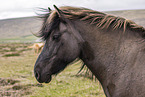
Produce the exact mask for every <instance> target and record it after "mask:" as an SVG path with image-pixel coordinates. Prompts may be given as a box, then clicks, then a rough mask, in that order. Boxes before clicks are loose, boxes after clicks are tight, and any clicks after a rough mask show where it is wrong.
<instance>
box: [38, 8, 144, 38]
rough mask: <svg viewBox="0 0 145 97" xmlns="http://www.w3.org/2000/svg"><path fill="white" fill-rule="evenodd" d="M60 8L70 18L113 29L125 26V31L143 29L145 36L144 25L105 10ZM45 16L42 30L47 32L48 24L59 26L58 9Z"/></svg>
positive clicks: (142, 32)
mask: <svg viewBox="0 0 145 97" xmlns="http://www.w3.org/2000/svg"><path fill="white" fill-rule="evenodd" d="M59 9H60V10H61V11H62V12H63V14H64V17H65V18H67V19H70V20H77V19H79V20H81V21H87V22H88V23H89V24H90V25H96V27H97V28H100V29H109V28H110V29H112V30H115V29H120V28H123V31H122V32H125V31H126V29H127V28H130V29H131V30H133V31H139V32H140V31H141V34H142V35H143V36H145V28H144V27H142V26H140V25H137V24H136V23H135V22H133V21H131V20H127V19H125V18H122V17H116V16H113V15H108V14H105V13H103V12H98V11H94V10H90V9H87V8H77V7H69V6H64V7H60V8H59ZM43 18H44V22H43V27H42V29H41V31H44V32H45V30H46V28H45V27H46V26H48V25H49V27H48V28H50V29H49V30H50V31H51V30H52V29H53V28H56V27H58V24H59V22H60V20H59V19H58V18H59V16H58V14H57V12H56V10H53V11H50V12H49V13H48V14H45V15H44V17H43ZM48 28H47V32H48ZM50 31H49V32H50ZM44 34H46V33H41V35H40V36H43V38H47V36H48V35H44ZM49 34H50V33H49Z"/></svg>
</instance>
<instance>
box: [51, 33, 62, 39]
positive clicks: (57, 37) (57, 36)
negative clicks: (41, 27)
mask: <svg viewBox="0 0 145 97" xmlns="http://www.w3.org/2000/svg"><path fill="white" fill-rule="evenodd" d="M59 37H60V34H56V35H53V37H52V39H53V40H58V39H59Z"/></svg>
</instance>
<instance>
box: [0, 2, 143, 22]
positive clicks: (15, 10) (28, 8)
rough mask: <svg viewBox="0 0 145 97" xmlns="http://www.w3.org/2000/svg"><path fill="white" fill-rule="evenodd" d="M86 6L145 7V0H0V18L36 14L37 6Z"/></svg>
mask: <svg viewBox="0 0 145 97" xmlns="http://www.w3.org/2000/svg"><path fill="white" fill-rule="evenodd" d="M54 4H55V5H56V6H58V7H59V6H76V7H86V8H90V9H94V10H97V11H113V10H131V9H145V0H0V19H6V18H15V17H25V16H34V15H36V13H35V12H37V8H38V7H40V8H47V7H51V8H52V9H53V5H54Z"/></svg>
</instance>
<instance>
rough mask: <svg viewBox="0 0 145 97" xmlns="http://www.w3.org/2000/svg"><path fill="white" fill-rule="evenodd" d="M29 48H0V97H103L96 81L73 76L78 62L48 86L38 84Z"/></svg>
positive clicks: (21, 46) (13, 45) (18, 44)
mask: <svg viewBox="0 0 145 97" xmlns="http://www.w3.org/2000/svg"><path fill="white" fill-rule="evenodd" d="M29 45H32V44H22V43H21V44H20V43H11V44H0V97H3V96H10V97H22V96H24V97H105V96H104V93H103V90H102V89H101V86H100V85H99V83H98V81H94V80H91V79H89V78H88V77H84V76H83V75H84V73H82V74H80V75H76V74H77V72H78V71H79V69H80V67H81V61H78V62H77V63H74V64H72V65H70V66H68V67H67V68H66V69H65V70H64V71H63V72H62V73H60V74H58V75H57V76H54V77H53V79H52V81H51V82H50V83H48V84H39V83H38V82H37V81H36V79H35V78H34V74H33V67H34V64H35V61H36V59H37V56H38V55H37V54H34V51H33V50H31V49H28V48H27V47H28V46H29Z"/></svg>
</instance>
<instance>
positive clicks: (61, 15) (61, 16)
mask: <svg viewBox="0 0 145 97" xmlns="http://www.w3.org/2000/svg"><path fill="white" fill-rule="evenodd" d="M53 6H54V8H55V10H56V12H57V14H58V15H59V17H60V18H61V19H64V16H63V12H62V11H61V10H60V9H59V8H58V7H56V6H55V5H53Z"/></svg>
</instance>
